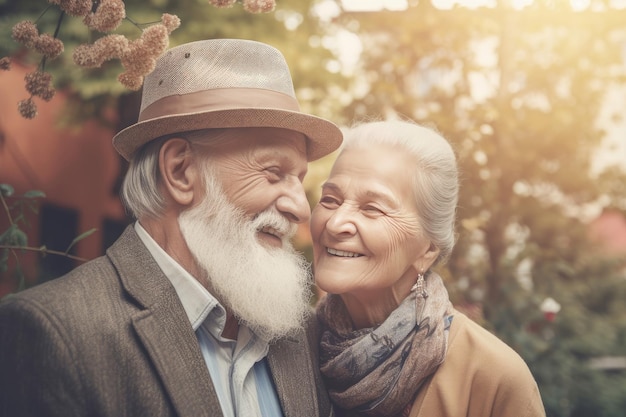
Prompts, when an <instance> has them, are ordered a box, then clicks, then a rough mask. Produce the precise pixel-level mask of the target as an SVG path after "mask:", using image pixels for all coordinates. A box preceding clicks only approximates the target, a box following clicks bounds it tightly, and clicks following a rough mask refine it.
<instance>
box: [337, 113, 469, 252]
mask: <svg viewBox="0 0 626 417" xmlns="http://www.w3.org/2000/svg"><path fill="white" fill-rule="evenodd" d="M370 144H385V145H389V146H392V147H396V148H400V149H402V150H404V151H406V152H407V153H409V154H410V155H412V156H413V160H414V162H415V163H414V165H413V167H412V170H413V172H412V177H413V194H414V196H415V202H416V203H417V208H418V216H419V219H418V220H419V222H420V225H421V227H422V230H423V232H424V234H425V236H426V237H427V238H428V239H429V240H430V241H431V242H432V244H434V245H435V246H436V247H437V248H438V249H439V250H440V253H439V256H438V258H437V261H436V263H440V262H443V261H445V260H446V259H447V258H448V257H449V256H450V253H451V252H452V249H453V248H454V244H455V241H456V232H455V222H456V207H457V202H458V196H459V176H458V167H457V162H456V156H455V154H454V151H453V149H452V147H451V146H450V143H448V141H447V140H446V139H445V138H443V136H441V135H440V134H439V133H437V132H436V131H434V130H433V129H430V128H427V127H424V126H420V125H418V124H416V123H413V122H409V121H400V120H389V121H372V122H366V123H362V124H358V125H355V126H354V127H352V128H351V129H348V130H347V131H346V132H344V143H343V149H350V148H357V147H367V146H368V145H370Z"/></svg>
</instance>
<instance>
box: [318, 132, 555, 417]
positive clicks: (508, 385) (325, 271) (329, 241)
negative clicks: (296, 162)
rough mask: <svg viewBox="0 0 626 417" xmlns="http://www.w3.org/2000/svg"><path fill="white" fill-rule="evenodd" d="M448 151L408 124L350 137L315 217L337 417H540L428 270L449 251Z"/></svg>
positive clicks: (452, 194)
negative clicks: (325, 294) (343, 416)
mask: <svg viewBox="0 0 626 417" xmlns="http://www.w3.org/2000/svg"><path fill="white" fill-rule="evenodd" d="M458 188H459V186H458V176H457V165H456V159H455V155H454V152H453V151H452V149H451V147H450V145H449V143H448V142H447V141H446V140H445V139H444V138H442V137H441V136H440V135H439V134H437V133H436V132H434V131H432V130H430V129H427V128H424V127H421V126H418V125H416V124H414V123H410V122H401V121H386V122H370V123H365V124H362V125H360V126H357V127H356V128H353V129H351V130H349V131H348V132H347V134H346V137H345V141H344V148H343V150H342V151H341V153H340V154H339V156H338V158H337V160H336V162H335V164H334V166H333V168H332V171H331V173H330V177H329V178H328V180H327V181H326V183H325V184H324V185H323V188H322V196H321V199H320V202H319V204H317V206H316V207H315V208H314V210H313V214H312V219H311V233H312V237H313V241H314V245H313V248H314V271H315V280H316V283H317V285H318V286H319V287H320V288H321V289H322V290H324V291H326V292H327V293H328V295H327V296H326V297H324V298H323V299H322V300H321V301H320V303H319V304H318V307H317V314H318V318H319V319H320V322H321V324H322V339H321V342H320V357H321V362H320V366H321V371H322V374H323V376H324V379H325V380H326V383H327V387H328V389H329V392H330V395H331V398H332V400H333V402H334V404H335V407H336V409H337V411H338V414H339V415H340V416H341V415H346V416H352V415H354V416H427V417H438V416H441V417H443V416H445V417H460V416H471V417H487V416H494V417H530V416H533V417H534V416H545V411H544V408H543V404H542V401H541V396H540V394H539V391H538V389H537V384H536V382H535V380H534V379H533V376H532V375H531V373H530V371H529V369H528V367H527V365H526V364H525V363H524V361H523V360H522V359H521V357H520V356H519V355H518V354H517V353H516V352H515V351H513V349H511V348H510V347H509V346H507V345H506V344H505V343H503V342H502V341H501V340H499V339H498V338H496V337H495V336H494V335H493V334H491V333H489V332H488V331H487V330H485V329H483V328H482V327H481V326H479V325H478V324H476V323H474V322H472V321H471V320H470V319H469V318H468V317H466V316H465V315H463V314H462V313H460V312H459V311H457V310H455V309H454V307H453V306H452V304H451V303H450V300H449V298H448V293H447V291H446V288H445V287H444V283H443V281H442V279H441V277H440V276H439V275H437V274H436V273H435V272H434V271H433V270H432V267H433V266H435V265H437V264H438V263H441V262H442V261H444V260H445V259H446V257H447V256H448V255H449V254H450V252H451V251H452V248H453V246H454V240H455V232H454V223H455V213H456V205H457V199H458Z"/></svg>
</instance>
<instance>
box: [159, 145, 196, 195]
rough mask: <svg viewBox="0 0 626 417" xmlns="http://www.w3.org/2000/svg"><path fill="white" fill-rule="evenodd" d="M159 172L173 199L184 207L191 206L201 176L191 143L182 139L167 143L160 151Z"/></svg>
mask: <svg viewBox="0 0 626 417" xmlns="http://www.w3.org/2000/svg"><path fill="white" fill-rule="evenodd" d="M159 170H160V171H161V177H162V179H163V186H164V187H165V189H166V190H167V193H168V194H169V196H170V197H171V199H172V200H174V201H175V202H176V203H178V204H180V205H183V206H188V205H190V204H191V203H192V202H193V201H194V191H195V190H196V189H197V187H196V185H197V184H196V182H197V181H198V179H199V176H198V172H197V167H196V165H195V163H194V157H193V153H192V151H191V145H190V144H189V142H188V141H187V140H185V139H182V138H172V139H168V140H167V141H165V143H163V145H162V146H161V150H160V151H159Z"/></svg>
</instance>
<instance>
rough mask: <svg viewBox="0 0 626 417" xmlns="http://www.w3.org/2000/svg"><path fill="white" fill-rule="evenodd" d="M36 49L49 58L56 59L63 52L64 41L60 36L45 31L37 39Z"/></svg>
mask: <svg viewBox="0 0 626 417" xmlns="http://www.w3.org/2000/svg"><path fill="white" fill-rule="evenodd" d="M34 46H35V49H36V50H37V52H39V53H40V54H43V55H45V56H46V57H47V58H49V59H54V58H56V57H58V56H59V55H61V54H62V53H63V49H64V46H63V42H62V41H61V40H60V39H58V38H53V37H52V36H51V35H49V34H47V33H44V34H42V35H40V36H39V37H38V38H37V39H36V40H35V45H34Z"/></svg>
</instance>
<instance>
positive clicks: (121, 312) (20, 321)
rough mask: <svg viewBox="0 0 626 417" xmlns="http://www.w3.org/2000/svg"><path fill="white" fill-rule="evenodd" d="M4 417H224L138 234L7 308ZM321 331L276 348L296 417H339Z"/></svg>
mask: <svg viewBox="0 0 626 417" xmlns="http://www.w3.org/2000/svg"><path fill="white" fill-rule="evenodd" d="M0 349H1V350H0V415H1V416H37V417H42V416H63V417H69V416H90V417H91V416H111V417H123V416H133V417H135V416H150V417H158V416H180V417H199V416H221V415H222V413H221V410H220V407H219V402H218V399H217V396H216V394H215V389H214V387H213V384H212V382H211V377H210V375H209V372H208V370H207V367H206V365H205V363H204V359H203V358H202V354H201V352H200V348H199V346H198V342H197V339H196V336H195V334H194V332H193V329H192V328H191V325H190V324H189V321H188V319H187V316H186V314H185V311H184V310H183V307H182V305H181V303H180V301H179V299H178V297H177V295H176V292H175V291H174V288H173V287H172V285H171V284H170V282H169V280H168V279H167V278H166V277H165V275H164V274H163V273H162V272H161V270H160V269H159V267H158V266H157V264H156V262H155V261H154V260H153V258H152V257H151V255H150V253H149V252H148V250H147V249H146V248H145V246H144V245H143V243H142V242H141V240H140V239H139V238H138V236H137V235H136V233H135V231H134V230H133V227H132V226H130V227H128V228H127V229H126V231H125V232H124V233H123V235H122V236H121V237H120V238H119V239H118V241H117V242H115V243H114V244H113V246H111V248H109V250H108V251H107V253H106V255H105V256H103V257H100V258H98V259H95V260H93V261H90V262H88V263H86V264H83V265H82V266H80V267H78V268H76V269H75V270H74V271H72V272H70V273H69V274H67V275H65V276H63V277H61V278H58V279H55V280H53V281H51V282H48V283H45V284H41V285H38V286H36V287H34V288H32V289H29V290H26V291H22V292H20V293H18V294H16V295H12V296H10V297H8V298H7V299H5V300H4V301H3V302H2V303H1V304H0ZM317 358H318V354H317V326H316V324H315V319H314V318H311V320H310V322H309V324H308V329H307V331H306V333H305V332H304V331H303V332H301V334H299V335H297V336H296V337H293V338H289V339H285V340H281V341H279V342H277V343H275V344H272V345H271V346H270V351H269V354H268V358H267V359H268V363H269V367H270V370H271V373H272V376H273V379H274V383H275V386H276V390H277V392H278V396H279V398H280V403H281V406H282V409H283V412H284V415H285V416H286V417H302V416H329V415H332V411H331V407H330V403H329V400H328V396H327V394H326V391H325V389H324V386H323V383H322V382H321V381H322V380H321V377H320V374H319V367H318V359H317Z"/></svg>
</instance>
